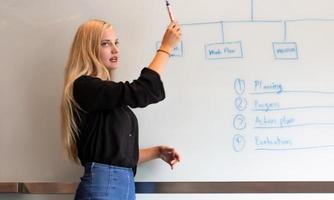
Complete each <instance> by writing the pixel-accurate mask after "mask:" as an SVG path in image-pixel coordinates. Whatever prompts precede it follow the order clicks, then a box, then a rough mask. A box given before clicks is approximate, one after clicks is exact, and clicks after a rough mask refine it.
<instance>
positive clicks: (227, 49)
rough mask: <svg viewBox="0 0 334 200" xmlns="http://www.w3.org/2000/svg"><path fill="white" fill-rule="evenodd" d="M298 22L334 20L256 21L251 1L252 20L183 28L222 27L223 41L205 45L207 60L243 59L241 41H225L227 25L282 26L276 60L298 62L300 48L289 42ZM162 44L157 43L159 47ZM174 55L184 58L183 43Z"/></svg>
mask: <svg viewBox="0 0 334 200" xmlns="http://www.w3.org/2000/svg"><path fill="white" fill-rule="evenodd" d="M298 22H329V23H334V19H316V18H305V19H291V20H255V19H254V0H251V16H250V20H229V21H223V20H222V21H212V22H197V23H187V24H181V26H205V25H213V24H217V25H219V26H220V27H221V36H222V41H221V42H218V43H211V44H206V45H205V58H206V59H210V60H211V59H233V58H239V59H242V58H243V57H244V55H243V47H242V42H241V41H226V40H225V25H226V24H232V23H271V24H280V25H281V26H282V27H283V28H282V30H283V34H282V41H276V42H272V47H273V53H274V57H275V59H279V60H297V59H298V58H299V57H298V46H297V43H296V42H293V41H288V24H291V23H298ZM159 44H160V43H157V47H159ZM172 55H173V56H174V57H182V56H183V43H182V42H180V44H179V45H177V46H176V47H175V49H174V50H173V53H172Z"/></svg>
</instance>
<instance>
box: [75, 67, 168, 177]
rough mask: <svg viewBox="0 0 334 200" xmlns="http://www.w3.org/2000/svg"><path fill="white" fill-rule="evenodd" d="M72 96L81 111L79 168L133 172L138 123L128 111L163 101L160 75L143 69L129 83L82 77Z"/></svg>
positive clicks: (163, 93) (136, 157)
mask: <svg viewBox="0 0 334 200" xmlns="http://www.w3.org/2000/svg"><path fill="white" fill-rule="evenodd" d="M73 96H74V99H75V101H76V102H77V103H78V104H79V106H80V107H81V108H82V110H84V111H79V114H78V117H77V118H76V119H77V120H76V121H77V124H78V129H79V134H78V135H79V136H78V138H77V149H78V157H79V159H80V161H81V164H82V165H85V164H86V163H87V162H98V163H104V164H109V165H116V166H121V167H128V168H133V169H134V171H136V166H137V162H138V157H139V147H138V122H137V118H136V116H135V114H134V113H133V112H132V111H131V109H130V108H129V107H131V108H136V107H145V106H147V105H149V104H152V103H157V102H159V101H161V100H163V99H164V98H165V91H164V87H163V83H162V81H161V79H160V76H159V74H158V73H157V72H155V71H153V70H151V69H149V68H144V69H143V70H142V71H141V74H140V76H139V78H138V79H137V80H134V81H133V82H132V83H129V82H113V81H103V80H101V79H99V78H95V77H91V76H81V77H79V78H78V79H76V80H75V82H74V85H73Z"/></svg>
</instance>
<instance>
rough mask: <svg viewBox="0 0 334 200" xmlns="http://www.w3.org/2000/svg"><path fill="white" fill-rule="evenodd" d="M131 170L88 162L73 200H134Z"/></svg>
mask: <svg viewBox="0 0 334 200" xmlns="http://www.w3.org/2000/svg"><path fill="white" fill-rule="evenodd" d="M135 195H136V194H135V183H134V177H133V171H132V169H131V168H124V167H117V166H112V165H107V164H101V163H95V162H90V163H87V164H86V166H85V173H84V175H83V177H81V182H80V184H79V186H78V188H77V191H76V194H75V200H135V199H136V196H135Z"/></svg>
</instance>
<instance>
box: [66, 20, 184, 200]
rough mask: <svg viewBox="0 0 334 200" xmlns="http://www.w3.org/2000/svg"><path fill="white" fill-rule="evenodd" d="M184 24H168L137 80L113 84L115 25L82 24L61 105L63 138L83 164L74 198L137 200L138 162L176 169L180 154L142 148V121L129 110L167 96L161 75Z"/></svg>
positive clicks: (116, 62) (116, 59) (164, 148)
mask: <svg viewBox="0 0 334 200" xmlns="http://www.w3.org/2000/svg"><path fill="white" fill-rule="evenodd" d="M180 37H181V30H180V26H179V25H178V23H176V22H172V23H170V24H169V26H168V28H167V30H166V32H165V34H164V37H163V40H162V44H161V46H160V48H159V50H158V51H157V53H156V55H155V56H154V58H153V59H152V62H151V64H150V65H149V66H148V67H146V68H144V69H142V70H141V73H140V76H139V78H138V79H137V80H134V81H133V82H131V83H129V82H114V81H112V80H111V74H112V72H113V71H114V70H115V69H117V68H118V65H119V48H118V45H119V40H118V38H117V35H116V32H115V29H114V28H113V27H112V26H111V25H110V24H109V23H107V22H105V21H102V20H90V21H87V22H85V23H84V24H82V25H81V26H80V27H79V28H78V30H77V32H76V35H75V38H74V41H73V44H72V48H71V51H70V55H69V59H68V63H67V65H66V68H65V81H64V91H63V97H62V104H61V117H62V120H61V122H62V141H63V144H64V147H65V149H66V151H67V153H68V156H69V158H70V159H72V160H73V161H75V162H77V163H79V162H80V163H81V165H83V166H84V167H85V172H84V175H83V176H82V177H81V182H80V184H79V186H78V189H77V192H76V195H75V199H113V200H133V199H135V186H134V174H135V173H136V167H137V164H140V163H143V162H146V161H149V160H152V159H156V158H161V159H162V160H164V161H165V162H166V163H168V164H169V165H170V166H171V167H172V168H173V167H174V165H175V164H176V163H177V162H179V161H180V156H179V154H178V153H177V152H176V151H175V150H174V149H173V148H170V147H168V146H155V147H152V148H146V149H140V150H139V147H138V123H137V119H136V116H135V115H134V113H133V112H132V111H131V109H130V108H129V107H131V108H136V107H145V106H147V105H149V104H153V103H157V102H159V101H161V100H163V99H164V98H165V93H164V87H163V83H162V81H161V79H160V76H161V74H162V73H163V71H164V68H165V65H166V63H167V61H168V59H169V57H170V54H171V51H172V49H173V48H174V47H175V46H176V44H177V43H178V42H179V40H180Z"/></svg>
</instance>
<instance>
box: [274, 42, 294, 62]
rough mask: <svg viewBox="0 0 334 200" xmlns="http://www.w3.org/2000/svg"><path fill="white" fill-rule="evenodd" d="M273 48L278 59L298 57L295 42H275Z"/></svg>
mask: <svg viewBox="0 0 334 200" xmlns="http://www.w3.org/2000/svg"><path fill="white" fill-rule="evenodd" d="M273 49H274V55H275V58H276V59H282V60H283V59H289V60H296V59H298V49H297V43H295V42H273Z"/></svg>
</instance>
